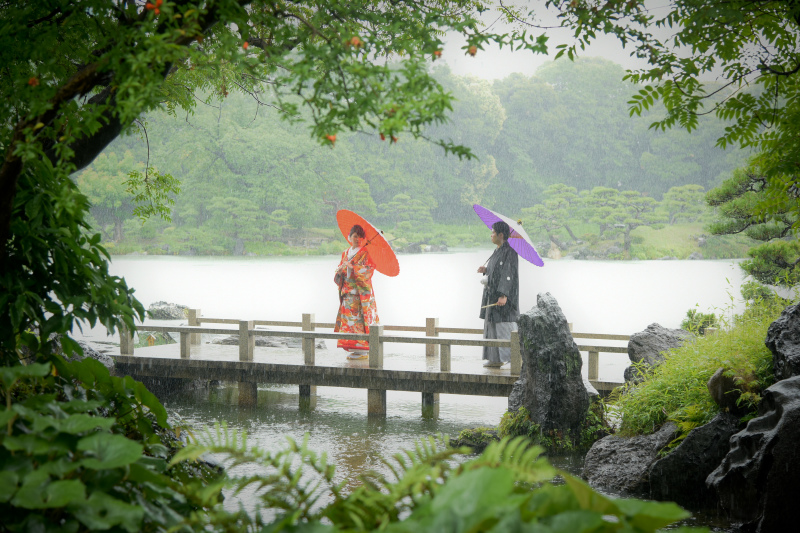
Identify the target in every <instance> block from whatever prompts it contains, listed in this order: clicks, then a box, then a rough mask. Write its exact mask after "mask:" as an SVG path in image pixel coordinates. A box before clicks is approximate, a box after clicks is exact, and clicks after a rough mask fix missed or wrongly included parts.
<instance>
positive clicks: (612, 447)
mask: <svg viewBox="0 0 800 533" xmlns="http://www.w3.org/2000/svg"><path fill="white" fill-rule="evenodd" d="M676 429H677V427H676V426H675V424H673V423H672V422H668V423H667V424H664V425H663V426H662V427H661V429H659V430H658V431H656V432H655V433H653V434H651V435H641V436H637V437H619V436H617V435H609V436H608V437H604V438H602V439H600V440H599V441H597V442H595V443H594V445H593V446H592V447H591V449H590V450H589V452H588V453H587V454H586V459H585V460H584V465H583V478H584V479H585V480H586V481H587V482H588V483H589V485H591V486H592V487H594V488H596V489H600V490H602V491H607V492H613V493H617V494H621V495H632V496H646V495H647V494H648V492H649V483H648V473H649V471H650V467H651V466H652V465H653V463H655V462H656V460H658V451H659V450H660V449H661V448H663V447H664V446H666V445H667V444H669V442H670V441H671V440H672V439H673V438H674V437H675V434H676Z"/></svg>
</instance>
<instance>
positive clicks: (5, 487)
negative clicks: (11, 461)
mask: <svg viewBox="0 0 800 533" xmlns="http://www.w3.org/2000/svg"><path fill="white" fill-rule="evenodd" d="M18 483H19V476H18V475H17V473H16V472H10V471H8V470H3V471H0V502H2V503H5V502H7V501H8V500H10V499H11V497H12V496H13V495H14V493H15V492H17V484H18Z"/></svg>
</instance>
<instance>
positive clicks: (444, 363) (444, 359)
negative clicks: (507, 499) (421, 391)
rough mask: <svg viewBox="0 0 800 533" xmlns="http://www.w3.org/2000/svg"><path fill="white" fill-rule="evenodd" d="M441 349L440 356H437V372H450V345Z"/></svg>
mask: <svg viewBox="0 0 800 533" xmlns="http://www.w3.org/2000/svg"><path fill="white" fill-rule="evenodd" d="M441 348H442V354H441V355H440V356H439V371H440V372H450V345H449V344H442V345H441ZM423 403H424V400H423Z"/></svg>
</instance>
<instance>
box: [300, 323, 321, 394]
mask: <svg viewBox="0 0 800 533" xmlns="http://www.w3.org/2000/svg"><path fill="white" fill-rule="evenodd" d="M315 321H316V318H315V316H314V313H303V331H314V329H315V327H316V325H315ZM315 341H316V339H314V338H308V339H307V338H305V337H304V338H303V359H304V362H305V364H306V365H308V366H314V365H315V364H316V363H315V356H316V351H315V350H316V347H315V345H316V342H315ZM316 395H317V386H316V385H300V408H301V409H312V408H314V403H315V402H312V400H311V397H312V396H316Z"/></svg>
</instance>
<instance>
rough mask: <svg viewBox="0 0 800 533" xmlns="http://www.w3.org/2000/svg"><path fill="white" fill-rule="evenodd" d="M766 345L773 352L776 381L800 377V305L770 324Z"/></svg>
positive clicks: (786, 310) (788, 308) (788, 309)
mask: <svg viewBox="0 0 800 533" xmlns="http://www.w3.org/2000/svg"><path fill="white" fill-rule="evenodd" d="M764 343H765V344H766V345H767V348H769V349H770V351H771V352H772V367H773V370H774V372H775V379H776V380H781V379H788V378H790V377H792V376H798V375H800V304H795V305H790V306H789V307H787V308H786V309H784V310H783V313H781V316H780V317H778V319H777V320H776V321H775V322H773V323H772V324H770V326H769V329H768V330H767V340H766V341H765V342H764Z"/></svg>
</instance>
